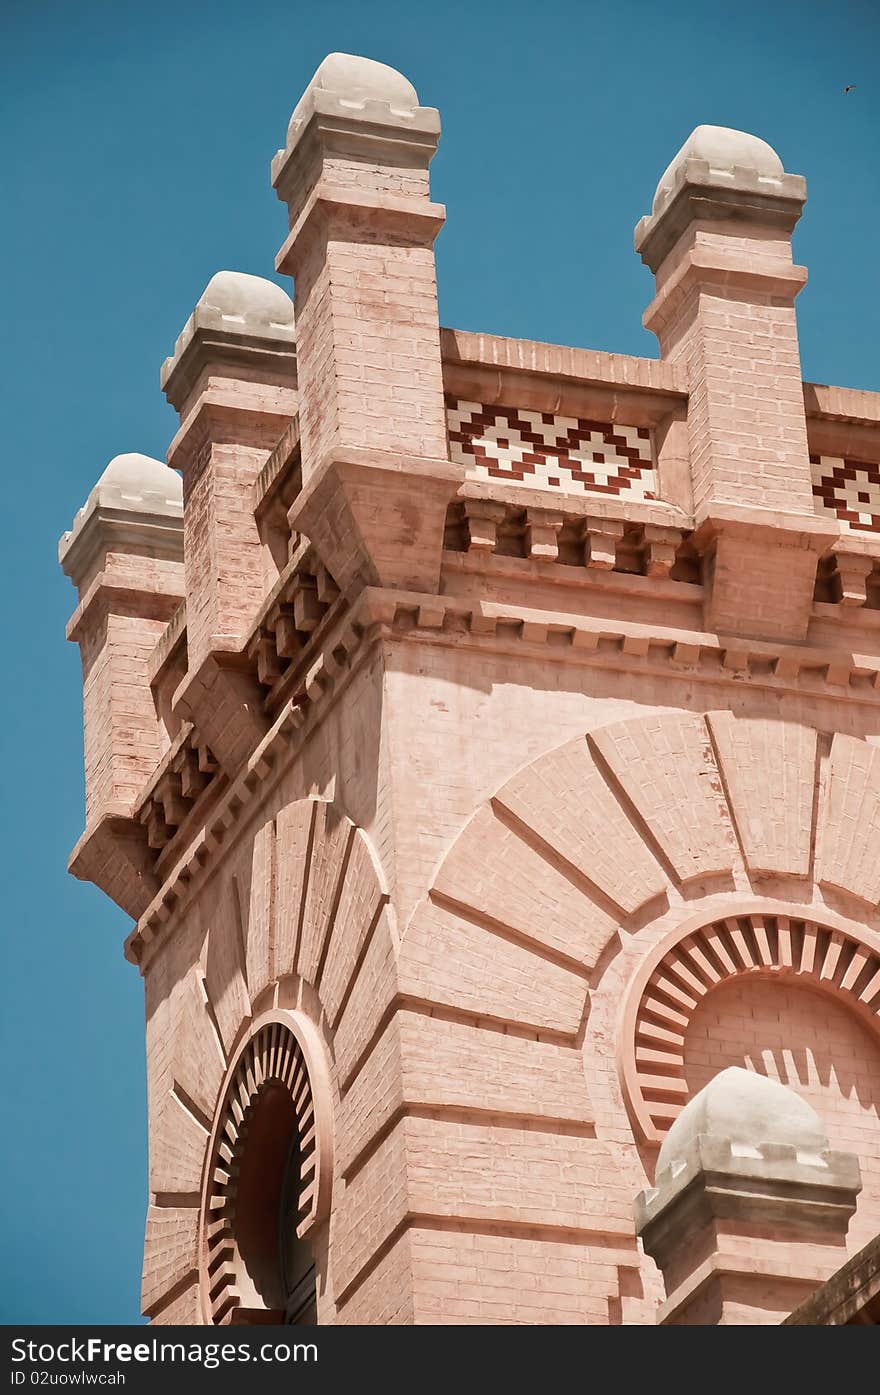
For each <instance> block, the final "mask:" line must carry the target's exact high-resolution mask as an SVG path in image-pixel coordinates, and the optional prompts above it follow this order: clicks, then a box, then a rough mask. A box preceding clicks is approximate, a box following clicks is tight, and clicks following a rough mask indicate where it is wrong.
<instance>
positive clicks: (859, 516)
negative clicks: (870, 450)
mask: <svg viewBox="0 0 880 1395" xmlns="http://www.w3.org/2000/svg"><path fill="white" fill-rule="evenodd" d="M810 466H811V469H812V475H813V494H814V495H815V497H816V499H817V501H818V504H817V507H818V508H819V510H820V511H821V510H823V509H825V510H827V511H828V512H829V513H833V514H834V516H835V518H838V519H839V520H840V522H841V523H845V524H846V525H847V526H848V527H850V528H855V529H857V530H858V531H859V532H865V533H880V463H877V462H875V461H871V460H850V459H847V458H845V457H844V456H838V455H811V456H810Z"/></svg>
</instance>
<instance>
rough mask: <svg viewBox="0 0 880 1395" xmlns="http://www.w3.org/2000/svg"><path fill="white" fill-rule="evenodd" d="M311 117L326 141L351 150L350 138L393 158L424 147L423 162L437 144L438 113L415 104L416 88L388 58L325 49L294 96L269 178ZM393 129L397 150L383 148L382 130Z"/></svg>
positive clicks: (275, 180)
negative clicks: (381, 60)
mask: <svg viewBox="0 0 880 1395" xmlns="http://www.w3.org/2000/svg"><path fill="white" fill-rule="evenodd" d="M313 119H316V120H317V122H318V125H319V127H320V128H321V130H322V134H323V139H324V140H325V141H326V142H327V145H328V147H330V148H333V149H334V150H336V149H338V150H339V151H340V152H342V151H345V152H347V153H348V154H351V151H352V148H353V147H352V143H353V142H354V143H355V145H357V146H359V147H360V148H363V149H364V150H366V148H367V146H371V147H372V149H373V150H374V151H380V152H382V153H383V154H384V157H385V158H386V159H387V158H390V159H391V161H392V163H393V162H394V161H395V160H396V159H399V158H400V157H401V153H402V151H403V150H404V149H406V150H408V151H409V156H408V157H406V158H407V159H411V158H413V151H414V150H416V149H418V148H419V147H424V149H425V160H424V164H425V168H427V164H428V161H429V160H430V157H431V155H432V154H433V152H434V150H435V149H436V147H437V140H438V138H439V135H440V117H439V115H438V113H437V111H436V110H435V109H434V108H433V107H423V106H420V104H419V94H418V92H417V91H416V89H415V88H414V87H413V85H412V83H411V82H410V81H409V78H406V77H404V75H403V73H399V72H398V71H397V69H396V68H390V67H389V66H388V64H387V63H378V62H376V60H375V59H374V58H361V57H359V56H358V55H357V54H354V53H330V54H328V55H327V57H326V58H325V59H324V61H323V62H322V63H321V64H320V66H319V67H318V70H317V72H316V73H315V75H314V77H313V78H312V80H311V82H310V83H309V84H308V86H307V87H306V90H305V92H304V93H303V95H302V97H301V98H300V99H299V101H298V102H297V104H296V106H295V107H294V110H293V115H292V116H291V118H290V123H289V125H288V127H287V140H286V144H285V148H284V150H279V151H278V153H277V154H276V156H275V158H274V160H273V161H272V180H273V183H274V184H275V185H276V187H277V185H278V180H279V176H280V174H281V171H282V169H283V167H284V165H285V164H286V162H287V159H288V157H289V156H290V155H291V153H292V152H293V150H294V149H295V148H296V146H297V145H298V144H299V143H300V141H301V139H302V137H303V136H304V134H305V132H306V130H307V128H310V127H311V125H312V122H313ZM389 130H390V131H392V132H393V140H394V141H396V142H402V143H403V144H402V146H401V148H400V150H398V151H397V152H395V153H392V152H391V151H390V150H389V149H388V148H387V142H386V148H384V150H383V146H382V132H383V131H385V132H386V133H387V132H388V131H389Z"/></svg>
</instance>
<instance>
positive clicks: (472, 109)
mask: <svg viewBox="0 0 880 1395" xmlns="http://www.w3.org/2000/svg"><path fill="white" fill-rule="evenodd" d="M0 21H2V30H0V33H2V48H3V49H4V50H5V51H4V52H3V54H2V58H0V64H2V70H0V141H2V146H3V148H2V170H3V184H4V188H3V205H4V211H3V216H2V219H0V266H2V269H3V276H2V290H0V313H2V318H3V322H4V326H5V331H6V332H5V334H4V335H3V337H2V343H0V358H2V379H0V380H2V384H3V398H4V410H3V419H2V428H3V430H2V439H3V446H4V456H5V459H4V462H3V469H4V496H5V498H6V500H7V504H6V509H7V524H6V528H5V531H4V548H3V565H4V567H5V568H6V569H7V572H8V574H7V575H6V576H5V577H4V578H3V585H2V592H0V594H2V601H3V605H4V607H5V615H4V621H3V623H4V631H3V633H4V636H5V654H6V683H5V685H4V688H5V692H6V693H7V695H8V696H9V698H10V699H11V701H10V704H9V711H8V713H7V716H6V719H5V721H4V722H3V723H2V724H0V725H2V743H3V745H2V752H0V755H2V770H3V774H4V779H5V786H6V807H7V809H8V810H9V815H8V817H7V820H6V821H5V838H4V856H5V859H6V867H5V877H4V880H5V910H6V915H5V918H4V919H5V924H4V927H3V939H2V946H3V948H2V953H3V966H4V972H3V974H2V987H0V994H2V1005H0V1046H2V1053H3V1054H2V1059H3V1063H4V1070H3V1081H4V1085H3V1091H4V1099H3V1118H4V1131H5V1141H4V1147H3V1149H2V1162H0V1167H2V1176H0V1199H2V1200H0V1207H2V1210H3V1214H2V1217H0V1219H2V1227H3V1235H4V1240H5V1246H4V1248H5V1255H4V1263H3V1264H2V1266H0V1320H2V1321H6V1322H57V1323H93V1322H130V1321H135V1320H136V1319H137V1316H138V1307H139V1304H138V1297H139V1276H140V1247H141V1240H142V1233H143V1217H144V1209H145V1205H146V1121H145V1099H144V1063H143V1006H142V993H141V982H140V979H139V977H138V974H137V972H136V970H134V969H133V968H132V967H131V966H130V965H128V964H127V963H126V962H125V961H124V959H123V957H122V941H123V938H124V936H125V934H126V933H127V931H128V929H129V928H130V922H129V921H127V919H126V917H125V916H124V915H123V914H122V912H121V911H119V910H118V909H117V908H116V907H115V906H113V905H112V904H111V903H110V902H108V901H107V900H106V898H104V897H103V896H102V895H101V894H100V893H99V892H97V891H96V890H95V889H94V888H93V887H89V886H86V885H83V884H81V883H78V882H75V881H73V880H72V879H71V878H69V877H68V876H67V874H66V872H65V863H66V859H67V855H68V852H69V850H70V848H71V847H72V846H73V844H74V842H75V841H76V839H77V837H78V836H79V834H80V832H81V829H82V822H83V792H82V752H81V742H82V731H81V706H80V667H79V658H78V654H77V651H76V649H75V648H74V647H73V646H72V645H67V644H65V641H64V624H65V621H66V619H67V617H68V615H69V613H70V611H71V609H72V607H73V592H72V589H71V588H70V585H69V583H68V582H67V580H66V579H65V578H64V577H63V576H62V574H61V572H60V571H59V569H58V566H57V562H56V544H57V540H58V537H59V535H60V533H61V532H62V531H63V530H64V529H65V528H67V527H69V525H70V521H71V519H72V517H73V514H74V512H75V511H76V509H77V508H78V507H79V506H80V505H81V504H82V502H83V500H84V499H85V496H86V494H87V493H88V490H89V489H90V487H91V485H92V484H93V483H94V481H95V479H96V478H97V476H98V475H99V474H100V472H101V471H102V469H103V468H104V466H105V464H106V463H107V461H108V460H109V459H110V457H111V456H113V455H116V454H118V453H120V452H122V451H143V452H146V453H147V454H150V455H155V456H159V457H161V456H163V455H164V452H165V448H166V446H167V443H168V440H169V439H170V436H171V434H172V430H173V427H174V417H173V414H172V413H171V411H170V409H169V408H168V407H167V406H166V404H165V402H164V400H163V399H162V397H161V394H160V392H159V384H158V371H159V366H160V364H161V362H162V359H163V358H164V356H165V355H166V354H167V353H168V352H170V350H171V347H172V345H173V342H174V339H175V337H176V335H177V333H178V332H179V330H180V328H181V326H182V324H183V322H184V320H185V319H186V317H187V315H188V314H189V312H190V310H191V309H192V306H193V304H194V302H195V300H196V299H197V297H198V295H199V294H200V292H201V290H202V289H203V287H204V285H205V283H206V282H207V281H208V279H209V278H210V276H211V275H212V274H213V273H214V272H215V271H217V270H219V269H220V268H222V267H229V268H233V269H237V270H242V271H248V272H252V273H255V274H257V275H264V276H266V275H272V266H273V259H274V254H275V251H276V249H277V247H278V246H279V245H280V243H281V241H282V238H283V234H284V230H285V220H284V216H283V215H284V211H283V209H282V207H281V206H280V205H279V204H278V203H277V201H276V199H275V196H274V194H273V193H272V191H271V189H270V187H269V180H268V165H269V160H270V157H271V155H272V154H273V153H274V151H275V149H276V148H277V147H278V145H280V144H282V143H283V136H284V132H285V129H286V126H287V120H288V117H289V115H290V112H291V109H292V108H293V106H294V104H295V102H296V100H297V98H298V97H299V95H300V93H301V92H302V89H303V87H304V86H305V84H306V82H307V81H308V79H309V77H310V76H311V74H312V72H313V71H314V69H315V67H316V66H317V64H318V63H319V62H320V60H321V58H322V57H323V56H324V55H325V54H326V53H328V52H330V51H332V50H334V49H340V50H343V51H348V52H355V53H364V54H367V55H368V56H370V57H374V58H379V59H381V60H382V61H384V62H386V63H390V64H392V65H393V66H395V67H398V68H400V69H401V70H402V71H403V72H404V73H406V75H407V76H408V77H409V78H410V79H411V80H412V81H413V82H414V83H415V85H416V86H417V88H418V90H419V93H420V95H421V98H422V100H423V101H424V102H425V103H427V104H431V105H434V106H438V107H439V108H440V112H441V118H442V121H443V140H442V143H441V149H440V152H439V154H438V156H437V158H436V160H435V162H434V165H433V189H434V194H435V197H436V198H437V199H439V200H441V201H442V202H444V203H445V204H446V205H447V210H448V222H447V226H446V228H445V230H444V231H443V233H442V236H441V238H440V241H439V244H438V257H437V259H438V272H439V279H440V312H441V320H442V322H443V323H444V324H447V325H453V326H456V327H459V328H464V329H483V330H489V331H494V332H496V333H501V334H509V335H515V336H524V337H527V338H535V339H544V340H550V341H554V342H559V343H571V344H577V345H584V346H587V347H590V348H599V349H609V350H616V351H619V352H623V353H633V354H644V355H649V356H654V355H655V353H656V348H655V343H654V341H653V339H652V338H651V337H650V336H649V335H647V334H646V333H645V332H644V331H643V330H642V328H641V324H640V317H641V313H642V310H643V309H644V307H645V305H646V304H647V302H648V300H649V298H650V292H651V278H650V276H649V274H648V272H647V271H646V270H645V269H644V268H643V267H642V266H641V264H640V263H639V261H638V259H637V257H636V256H635V254H634V253H633V251H632V230H633V226H634V224H635V223H636V221H637V219H638V218H639V216H640V215H641V214H642V213H644V212H647V211H648V209H649V207H650V201H651V196H652V193H653V189H654V185H655V183H656V181H657V178H658V176H659V174H660V173H661V171H662V170H663V169H664V168H665V166H666V164H667V163H668V161H669V160H670V159H671V157H672V155H673V154H674V153H675V151H676V150H677V149H678V147H679V146H680V145H681V143H682V142H683V140H684V139H685V137H686V136H687V135H688V133H689V132H690V130H691V129H692V128H693V127H694V126H695V125H697V124H698V123H700V122H711V123H714V124H717V125H726V126H735V127H739V128H741V129H745V130H748V131H753V132H755V133H756V134H758V135H760V136H763V137H764V138H765V139H767V140H769V141H770V143H771V144H772V145H774V146H775V147H776V149H777V150H778V152H779V154H780V155H781V156H782V159H783V161H784V163H785V167H786V169H788V170H791V171H793V172H795V173H798V174H804V175H806V177H807V181H808V190H809V203H808V205H807V209H806V214H805V217H804V219H803V221H802V223H801V224H800V227H799V229H798V232H797V234H796V242H795V253H796V257H797V260H798V261H801V262H803V263H805V264H806V265H807V266H808V267H809V270H810V282H809V285H808V287H807V289H806V290H805V291H804V293H803V295H802V296H801V298H800V300H799V302H798V305H799V317H800V329H801V347H802V360H803V367H804V374H805V376H806V377H808V378H811V379H813V380H814V381H820V382H833V383H842V384H845V385H848V386H854V387H866V388H875V389H876V388H880V364H878V352H877V303H878V271H877V268H878V262H877V224H878V212H880V166H878V160H877V149H878V147H880V139H878V138H880V79H878V75H877V64H876V53H877V43H878V39H880V8H878V6H877V5H876V0H837V3H835V4H833V5H832V4H829V3H816V2H815V0H797V3H794V2H791V3H790V2H789V0H761V2H760V3H756V0H740V3H739V4H738V5H737V6H736V7H733V6H712V5H707V4H706V3H705V0H666V3H663V4H660V3H656V2H655V0H615V2H614V3H613V4H609V3H607V2H606V3H601V4H600V3H595V0H580V3H573V2H571V3H570V2H569V0H543V3H542V4H540V5H536V4H535V3H534V0H531V2H530V3H528V4H525V3H521V0H508V3H501V0H469V2H468V3H461V0H440V3H437V4H435V5H432V6H428V5H417V4H413V3H412V0H408V3H394V2H393V0H370V2H369V3H366V0H360V2H359V3H354V2H353V0H324V3H323V4H315V3H314V0H308V3H306V2H305V0H286V3H277V2H276V0H249V3H247V4H245V3H242V2H241V0H235V2H234V3H233V0H211V3H207V0H174V3H171V0H150V3H131V2H130V0H118V2H117V3H110V2H109V0H106V3H95V2H94V0H65V3H60V0H42V3H40V4H39V5H35V4H32V3H30V0H0ZM851 83H854V84H856V90H855V92H853V93H851V94H850V95H849V96H846V97H845V96H844V95H843V88H844V86H845V85H847V84H851Z"/></svg>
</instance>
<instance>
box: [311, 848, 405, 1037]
mask: <svg viewBox="0 0 880 1395" xmlns="http://www.w3.org/2000/svg"><path fill="white" fill-rule="evenodd" d="M387 900H388V893H387V888H386V887H385V884H384V878H383V876H382V869H381V867H380V865H379V862H378V859H377V858H376V857H375V856H374V854H373V851H372V848H371V847H370V844H369V842H368V840H367V837H366V835H365V834H364V833H363V832H362V831H361V830H360V829H358V830H357V831H356V832H355V834H354V840H353V842H352V845H351V851H350V854H349V857H348V863H347V866H346V869H345V880H344V882H343V884H342V887H341V890H340V894H339V904H338V906H337V908H336V913H335V915H334V917H333V927H332V930H331V933H330V944H329V946H328V948H327V955H326V961H325V964H324V970H323V973H322V975H321V986H320V993H321V1002H322V1004H323V1007H324V1011H325V1012H326V1013H327V1017H328V1019H329V1021H330V1022H331V1024H333V1025H335V1024H336V1021H337V1019H338V1017H339V1012H340V1009H341V1006H342V1003H343V1002H344V1000H345V996H346V994H347V993H348V991H349V988H350V986H351V982H352V978H353V976H354V973H355V970H356V968H357V964H358V961H359V959H360V957H361V955H362V953H363V950H364V945H365V944H366V940H367V936H368V934H369V933H370V930H371V928H372V926H373V925H374V924H375V922H376V918H377V916H378V915H379V913H380V911H381V909H382V906H383V905H384V904H385V903H386V902H387Z"/></svg>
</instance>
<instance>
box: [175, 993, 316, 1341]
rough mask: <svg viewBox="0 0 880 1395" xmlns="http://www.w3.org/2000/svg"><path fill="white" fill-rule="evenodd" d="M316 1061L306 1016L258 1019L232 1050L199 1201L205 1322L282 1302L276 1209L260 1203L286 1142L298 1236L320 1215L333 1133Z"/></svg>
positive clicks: (272, 1185)
mask: <svg viewBox="0 0 880 1395" xmlns="http://www.w3.org/2000/svg"><path fill="white" fill-rule="evenodd" d="M310 1058H311V1059H310ZM316 1070H317V1072H318V1073H319V1074H321V1073H322V1072H321V1071H320V1067H316V1063H315V1058H314V1052H313V1051H310V1050H309V1048H308V1045H307V1043H306V1039H305V1032H304V1027H303V1024H302V1023H299V1024H298V1023H297V1022H296V1019H295V1018H294V1017H293V1016H292V1015H291V1014H285V1013H277V1014H271V1015H269V1016H268V1017H266V1018H262V1019H261V1020H260V1022H259V1023H258V1024H257V1025H256V1027H255V1029H254V1031H253V1033H252V1035H251V1036H250V1037H249V1039H248V1040H247V1042H246V1043H245V1045H244V1046H243V1048H242V1049H241V1051H240V1052H239V1054H238V1057H237V1059H236V1062H235V1065H234V1068H233V1070H232V1072H231V1075H230V1077H229V1079H228V1081H227V1084H226V1087H225V1090H224V1093H223V1098H222V1102H221V1105H220V1108H219V1110H218V1114H217V1119H216V1122H215V1126H214V1134H213V1138H212V1141H211V1148H210V1161H209V1166H208V1170H207V1175H206V1178H205V1185H204V1192H203V1201H202V1265H203V1272H202V1293H203V1302H204V1307H205V1312H206V1316H207V1317H208V1320H209V1321H210V1322H213V1323H215V1324H216V1323H228V1322H230V1321H231V1320H232V1319H233V1316H234V1314H235V1313H236V1310H238V1309H241V1308H242V1307H245V1308H247V1309H248V1310H249V1311H251V1312H253V1311H254V1310H259V1309H261V1308H262V1309H265V1310H266V1311H267V1312H272V1311H274V1310H276V1309H278V1308H280V1307H283V1298H284V1295H283V1294H281V1293H279V1292H278V1291H277V1284H278V1280H277V1277H276V1272H275V1271H276V1267H277V1266H276V1260H277V1255H276V1252H275V1249H274V1248H272V1246H273V1244H275V1243H277V1235H276V1232H275V1230H274V1228H273V1227H274V1221H275V1214H274V1213H273V1214H271V1215H267V1216H264V1215H263V1214H262V1211H263V1209H264V1208H265V1204H266V1198H267V1197H268V1198H269V1199H270V1200H271V1199H272V1198H273V1197H274V1195H275V1193H276V1192H277V1193H279V1194H280V1191H281V1185H282V1180H283V1179H282V1177H281V1169H283V1166H284V1164H285V1162H286V1160H287V1158H288V1157H289V1156H290V1153H291V1145H292V1144H293V1145H295V1147H296V1152H297V1154H298V1161H299V1185H298V1195H297V1198H296V1233H297V1236H299V1237H300V1238H302V1237H305V1236H307V1235H308V1233H309V1231H310V1230H311V1229H312V1227H313V1226H314V1225H315V1223H316V1221H317V1220H318V1219H321V1218H323V1217H324V1216H326V1214H327V1211H328V1208H329V1187H330V1177H331V1170H332V1169H331V1164H330V1159H329V1147H330V1142H329V1136H328V1134H329V1130H328V1127H327V1124H328V1120H327V1118H326V1108H327V1106H326V1102H325V1101H323V1102H322V1101H321V1100H320V1099H318V1100H317V1101H316V1098H315V1088H319V1089H320V1088H322V1087H323V1086H324V1082H323V1080H319V1082H316V1086H313V1076H314V1074H315V1073H316ZM322 1115H323V1117H322ZM276 1172H278V1174H279V1175H278V1176H277V1177H276V1176H275V1173H276ZM249 1174H252V1175H253V1177H254V1179H255V1185H254V1186H253V1187H250V1186H249V1183H248V1178H249ZM246 1190H247V1191H248V1193H249V1194H248V1195H245V1192H246ZM275 1211H276V1212H277V1205H276V1207H275ZM264 1231H265V1232H266V1234H264Z"/></svg>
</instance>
